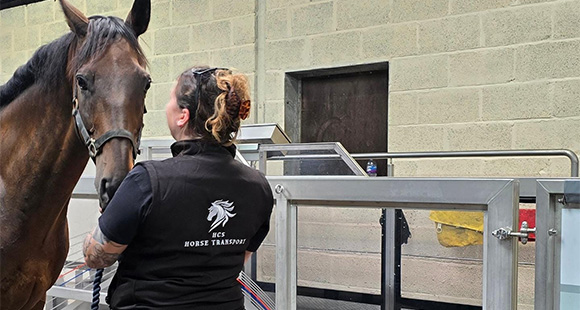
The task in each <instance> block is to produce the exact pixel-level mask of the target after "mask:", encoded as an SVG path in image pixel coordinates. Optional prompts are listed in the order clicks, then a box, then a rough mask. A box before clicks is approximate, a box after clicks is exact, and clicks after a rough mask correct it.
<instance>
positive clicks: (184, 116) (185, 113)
mask: <svg viewBox="0 0 580 310" xmlns="http://www.w3.org/2000/svg"><path fill="white" fill-rule="evenodd" d="M187 122H189V110H188V109H185V108H183V109H181V113H180V114H179V119H177V126H179V127H185V125H187Z"/></svg>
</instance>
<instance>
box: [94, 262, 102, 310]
mask: <svg viewBox="0 0 580 310" xmlns="http://www.w3.org/2000/svg"><path fill="white" fill-rule="evenodd" d="M103 270H104V269H97V272H96V273H95V279H94V280H93V302H92V303H91V310H99V302H100V299H101V280H102V279H103Z"/></svg>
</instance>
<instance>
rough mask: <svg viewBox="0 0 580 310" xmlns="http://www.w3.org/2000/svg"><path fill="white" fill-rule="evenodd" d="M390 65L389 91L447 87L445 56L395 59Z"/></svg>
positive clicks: (447, 60)
mask: <svg viewBox="0 0 580 310" xmlns="http://www.w3.org/2000/svg"><path fill="white" fill-rule="evenodd" d="M390 65H391V79H390V84H391V85H390V86H391V87H390V89H391V91H397V90H414V89H423V88H436V87H443V86H447V75H448V67H449V59H448V56H447V55H436V56H418V57H409V58H401V59H399V58H395V59H393V60H392V61H391V63H390Z"/></svg>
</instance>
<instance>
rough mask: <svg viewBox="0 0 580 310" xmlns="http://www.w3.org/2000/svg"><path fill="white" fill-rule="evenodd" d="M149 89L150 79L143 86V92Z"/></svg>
mask: <svg viewBox="0 0 580 310" xmlns="http://www.w3.org/2000/svg"><path fill="white" fill-rule="evenodd" d="M149 88H151V79H148V80H147V84H145V91H148V90H149Z"/></svg>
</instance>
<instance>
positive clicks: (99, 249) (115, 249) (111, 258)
mask: <svg viewBox="0 0 580 310" xmlns="http://www.w3.org/2000/svg"><path fill="white" fill-rule="evenodd" d="M126 248H127V245H124V244H119V243H116V242H114V241H111V240H109V239H108V238H107V237H106V236H105V235H104V234H103V232H102V231H101V229H100V228H99V225H98V224H97V227H95V229H94V230H93V232H92V233H89V234H88V235H87V237H86V238H85V242H84V244H83V255H84V256H85V262H86V264H87V266H89V267H91V268H105V267H109V266H111V265H113V264H114V263H115V262H116V261H117V258H119V255H121V253H123V251H125V249H126Z"/></svg>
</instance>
